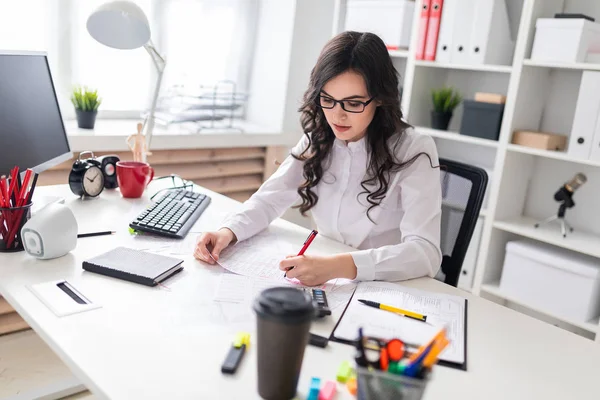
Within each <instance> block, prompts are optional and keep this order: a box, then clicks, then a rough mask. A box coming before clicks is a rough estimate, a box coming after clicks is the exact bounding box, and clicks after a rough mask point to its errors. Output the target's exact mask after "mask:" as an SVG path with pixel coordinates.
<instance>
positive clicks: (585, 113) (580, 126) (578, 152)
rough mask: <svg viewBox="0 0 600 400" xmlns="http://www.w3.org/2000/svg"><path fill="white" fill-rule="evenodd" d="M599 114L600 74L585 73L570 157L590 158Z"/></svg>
mask: <svg viewBox="0 0 600 400" xmlns="http://www.w3.org/2000/svg"><path fill="white" fill-rule="evenodd" d="M599 112H600V72H594V71H583V73H582V77H581V84H580V85H579V95H578V96H577V106H576V107H575V118H574V119H573V126H572V128H571V135H570V137H569V148H568V151H567V154H568V155H569V156H570V157H573V158H579V159H583V160H587V159H589V158H590V156H591V152H592V142H593V141H594V131H595V130H596V123H597V121H598V113H599Z"/></svg>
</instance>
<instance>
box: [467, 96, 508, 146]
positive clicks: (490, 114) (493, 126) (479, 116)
mask: <svg viewBox="0 0 600 400" xmlns="http://www.w3.org/2000/svg"><path fill="white" fill-rule="evenodd" d="M463 105H464V112H463V117H462V122H461V124H460V133H461V135H467V136H474V137H478V138H482V139H489V140H498V136H500V126H501V125H502V116H503V115H504V104H494V103H484V102H481V101H474V100H464V101H463Z"/></svg>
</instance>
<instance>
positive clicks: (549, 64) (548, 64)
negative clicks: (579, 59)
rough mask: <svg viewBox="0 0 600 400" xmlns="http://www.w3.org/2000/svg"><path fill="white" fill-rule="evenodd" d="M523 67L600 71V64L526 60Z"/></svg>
mask: <svg viewBox="0 0 600 400" xmlns="http://www.w3.org/2000/svg"><path fill="white" fill-rule="evenodd" d="M523 65H527V66H529V67H540V68H558V69H574V70H579V71H600V64H592V63H561V62H556V61H537V60H531V59H526V60H523Z"/></svg>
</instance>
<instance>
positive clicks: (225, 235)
mask: <svg viewBox="0 0 600 400" xmlns="http://www.w3.org/2000/svg"><path fill="white" fill-rule="evenodd" d="M234 240H237V238H236V237H235V234H234V233H233V231H231V230H230V229H228V228H221V229H219V230H218V231H216V232H204V233H202V235H200V236H199V237H198V240H197V241H196V248H195V249H194V257H195V258H197V259H198V260H200V261H204V262H207V263H209V264H214V263H215V261H218V260H219V254H220V253H221V251H222V250H223V249H224V248H226V247H227V246H229V244H230V243H231V242H233V241H234ZM211 256H212V257H211Z"/></svg>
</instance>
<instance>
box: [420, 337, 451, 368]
mask: <svg viewBox="0 0 600 400" xmlns="http://www.w3.org/2000/svg"><path fill="white" fill-rule="evenodd" d="M448 344H450V341H449V340H448V339H446V338H442V339H441V340H438V341H437V342H435V344H434V345H433V348H432V349H431V351H430V352H429V354H427V355H426V356H425V360H423V366H424V367H425V368H431V367H432V366H433V364H435V363H436V362H437V359H438V356H439V355H440V353H441V352H442V351H443V350H444V349H445V348H446V346H448Z"/></svg>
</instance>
